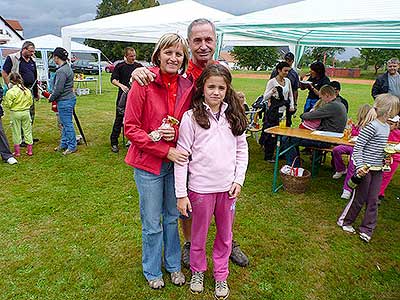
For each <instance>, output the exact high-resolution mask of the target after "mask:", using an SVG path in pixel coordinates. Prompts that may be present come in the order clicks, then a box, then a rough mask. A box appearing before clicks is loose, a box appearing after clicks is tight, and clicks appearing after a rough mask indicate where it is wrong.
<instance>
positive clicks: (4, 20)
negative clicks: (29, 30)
mask: <svg viewBox="0 0 400 300" xmlns="http://www.w3.org/2000/svg"><path fill="white" fill-rule="evenodd" d="M0 20H1V21H3V22H4V24H6V25H7V26H8V28H10V29H11V30H12V31H13V32H14V33H15V34H16V35H17V36H18V37H19V38H20V39H21V40H23V39H24V37H23V36H21V35H20V34H19V33H18V32H17V30H15V29H14V28H13V27H12V26H11V25H10V24H9V23H8V22H7V20H6V19H4V18H3V17H2V16H0ZM17 22H18V21H17ZM18 24H19V23H18ZM20 26H21V25H20Z"/></svg>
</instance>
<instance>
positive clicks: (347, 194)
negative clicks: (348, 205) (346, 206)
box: [340, 190, 351, 200]
mask: <svg viewBox="0 0 400 300" xmlns="http://www.w3.org/2000/svg"><path fill="white" fill-rule="evenodd" d="M350 197H351V192H350V191H348V190H343V193H342V195H341V196H340V198H342V199H346V200H349V199H350Z"/></svg>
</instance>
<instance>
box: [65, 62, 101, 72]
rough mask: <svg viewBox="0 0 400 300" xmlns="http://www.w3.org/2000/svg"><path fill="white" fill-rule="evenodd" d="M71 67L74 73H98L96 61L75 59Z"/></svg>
mask: <svg viewBox="0 0 400 300" xmlns="http://www.w3.org/2000/svg"><path fill="white" fill-rule="evenodd" d="M71 67H72V70H73V71H74V73H82V74H88V75H95V74H99V66H98V64H97V63H96V62H90V61H88V60H77V61H75V62H74V63H73V64H72V66H71Z"/></svg>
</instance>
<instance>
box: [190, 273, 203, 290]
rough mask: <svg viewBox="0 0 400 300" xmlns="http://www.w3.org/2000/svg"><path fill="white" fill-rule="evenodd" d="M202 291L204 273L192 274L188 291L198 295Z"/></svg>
mask: <svg viewBox="0 0 400 300" xmlns="http://www.w3.org/2000/svg"><path fill="white" fill-rule="evenodd" d="M203 290H204V273H203V272H193V274H192V278H191V279H190V291H191V292H192V293H193V294H200V293H202V292H203Z"/></svg>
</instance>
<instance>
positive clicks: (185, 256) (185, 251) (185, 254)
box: [182, 242, 190, 269]
mask: <svg viewBox="0 0 400 300" xmlns="http://www.w3.org/2000/svg"><path fill="white" fill-rule="evenodd" d="M182 264H183V266H184V267H185V268H186V269H189V268H190V242H185V243H184V244H183V247H182Z"/></svg>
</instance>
